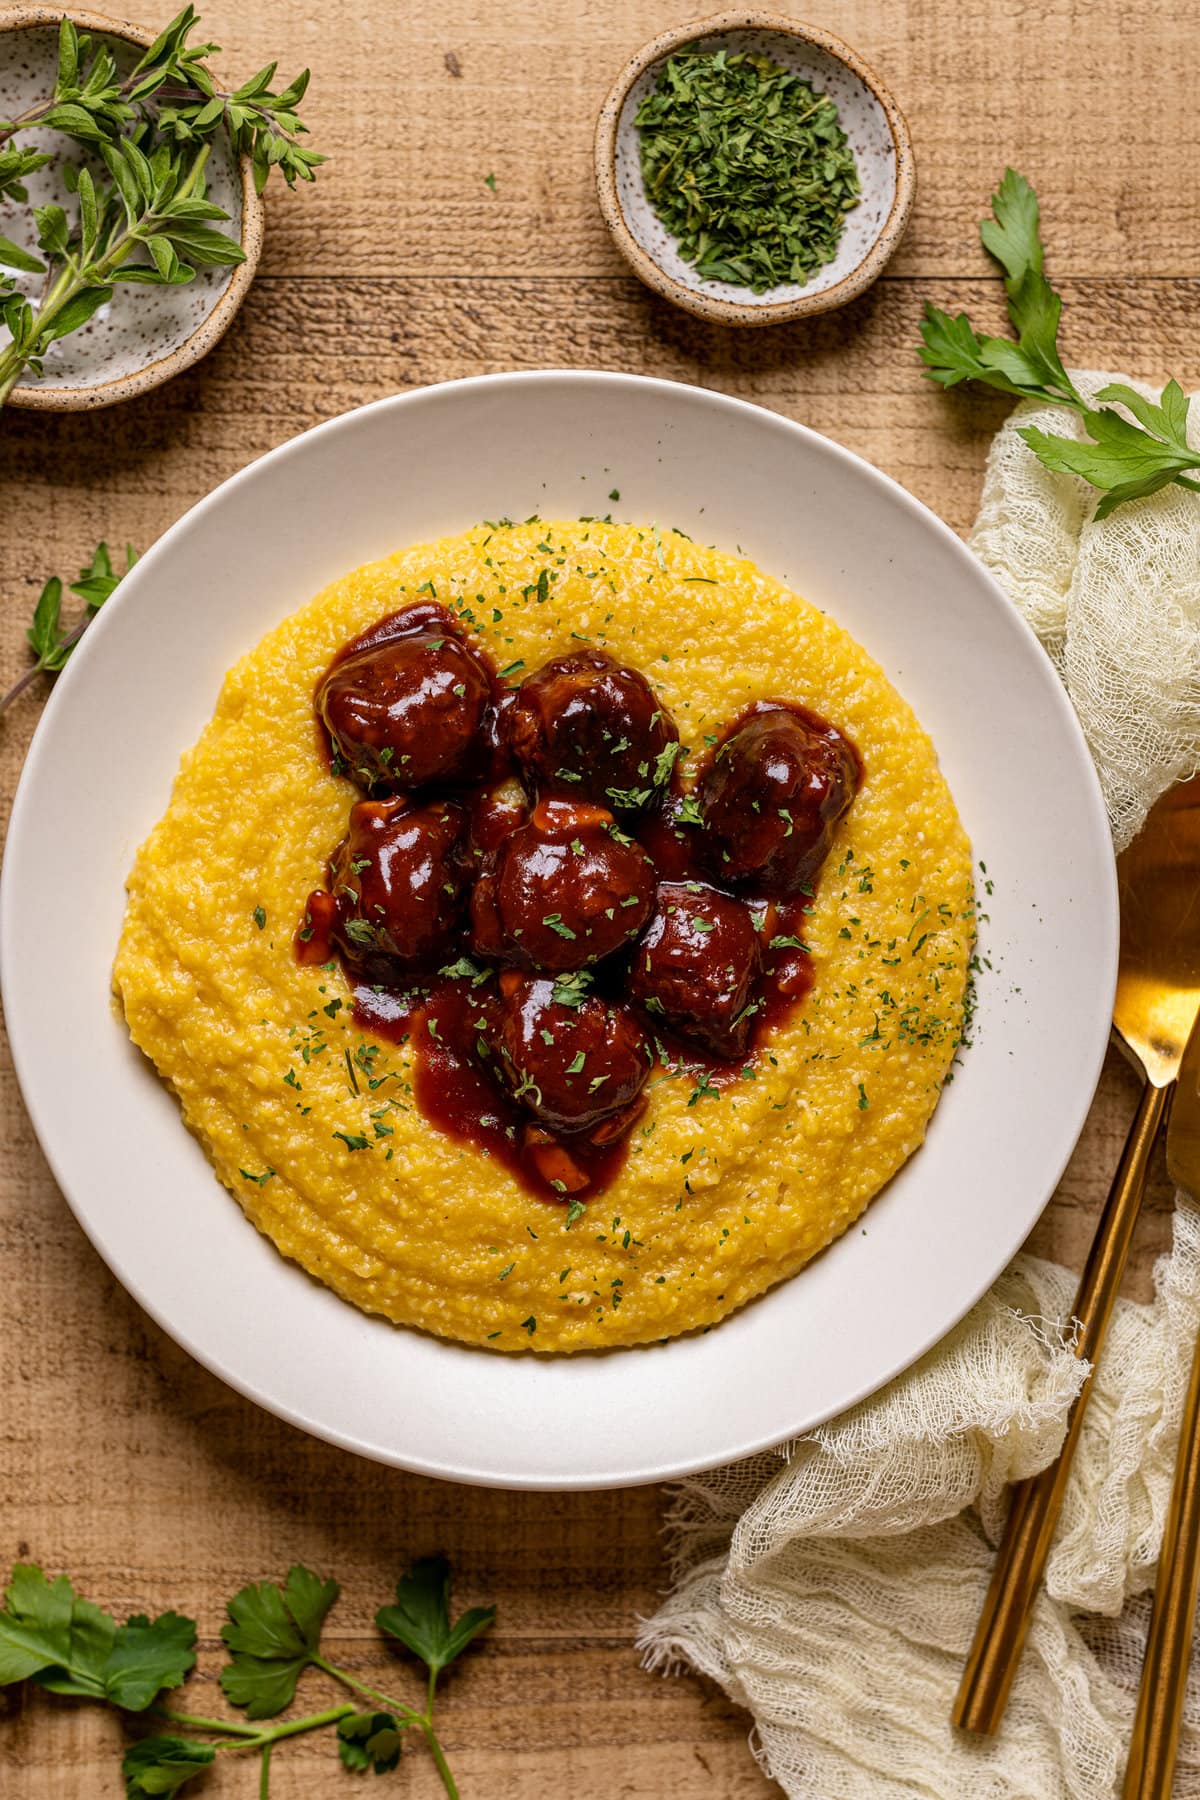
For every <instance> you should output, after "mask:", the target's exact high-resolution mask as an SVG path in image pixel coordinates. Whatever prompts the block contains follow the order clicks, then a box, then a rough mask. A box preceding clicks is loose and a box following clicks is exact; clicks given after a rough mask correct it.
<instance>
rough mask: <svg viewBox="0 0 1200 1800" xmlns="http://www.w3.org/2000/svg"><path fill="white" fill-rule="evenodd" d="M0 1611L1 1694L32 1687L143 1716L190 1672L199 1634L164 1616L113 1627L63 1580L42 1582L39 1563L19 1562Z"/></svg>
mask: <svg viewBox="0 0 1200 1800" xmlns="http://www.w3.org/2000/svg"><path fill="white" fill-rule="evenodd" d="M5 1602H6V1604H5V1610H4V1611H3V1612H0V1687H4V1686H7V1685H9V1684H10V1683H11V1682H14V1681H26V1680H33V1681H36V1682H37V1683H38V1685H39V1686H40V1687H44V1688H48V1689H49V1690H50V1692H51V1693H54V1694H74V1695H77V1696H79V1697H80V1698H85V1699H92V1700H109V1701H111V1702H112V1704H113V1705H114V1706H121V1707H124V1708H125V1710H126V1711H127V1712H144V1711H145V1709H146V1708H147V1707H148V1706H149V1705H151V1703H152V1702H153V1701H154V1700H155V1699H156V1698H157V1697H158V1695H159V1694H160V1693H161V1692H162V1691H163V1689H164V1688H173V1687H178V1686H179V1684H180V1682H182V1681H183V1680H184V1678H185V1677H186V1676H187V1674H188V1673H189V1671H190V1670H191V1669H192V1668H193V1667H194V1666H195V1661H196V1656H195V1644H196V1627H195V1624H194V1623H193V1621H192V1620H191V1619H185V1618H182V1617H180V1615H179V1614H177V1613H164V1614H163V1616H162V1617H161V1618H160V1619H155V1620H153V1621H151V1620H150V1619H148V1618H146V1617H145V1616H144V1615H142V1614H140V1613H139V1614H137V1615H135V1616H134V1617H133V1618H131V1619H129V1620H128V1621H127V1622H126V1623H125V1624H124V1625H118V1624H117V1622H116V1620H115V1619H114V1618H113V1617H112V1614H111V1613H106V1612H103V1611H102V1610H101V1608H100V1607H98V1606H93V1605H92V1603H91V1601H90V1600H81V1599H80V1598H79V1596H78V1595H77V1594H76V1592H75V1589H74V1588H73V1587H72V1585H71V1583H70V1582H69V1581H68V1580H67V1578H66V1576H65V1575H60V1576H58V1578H57V1579H56V1580H55V1581H47V1579H46V1577H45V1575H44V1574H43V1573H42V1571H41V1569H39V1568H38V1567H37V1566H36V1564H32V1563H18V1564H17V1566H16V1568H15V1569H14V1570H13V1575H12V1580H11V1582H10V1583H9V1586H8V1589H7V1592H6V1594H5Z"/></svg>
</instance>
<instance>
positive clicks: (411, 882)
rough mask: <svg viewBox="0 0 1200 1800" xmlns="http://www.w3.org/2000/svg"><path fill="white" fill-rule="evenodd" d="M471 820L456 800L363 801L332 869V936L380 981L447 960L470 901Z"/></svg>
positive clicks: (352, 959) (332, 860) (353, 962)
mask: <svg viewBox="0 0 1200 1800" xmlns="http://www.w3.org/2000/svg"><path fill="white" fill-rule="evenodd" d="M466 829H467V814H466V812H465V811H464V809H463V808H462V807H461V806H458V805H456V804H455V803H454V802H453V801H447V800H433V801H430V803H429V804H428V805H426V806H418V805H414V804H413V803H412V802H411V801H409V800H406V799H403V798H398V799H394V800H360V801H359V802H358V803H357V805H355V806H352V807H351V808H350V826H349V830H348V831H347V833H346V836H345V837H344V838H343V839H342V842H341V843H340V844H339V845H338V847H337V849H336V850H335V851H334V853H333V856H332V857H331V858H330V863H329V891H330V893H332V895H333V897H334V900H335V901H336V902H337V915H336V919H335V922H334V924H333V927H332V931H331V934H330V935H331V937H332V939H333V942H334V943H335V944H336V945H337V947H338V949H339V950H340V951H341V953H342V955H343V957H344V958H345V960H346V961H347V962H348V963H350V964H351V965H353V966H355V967H357V968H362V969H364V970H370V971H372V972H373V974H374V975H375V978H376V979H379V980H384V981H386V980H395V979H396V978H397V976H404V975H410V974H415V973H417V972H419V971H421V970H423V969H427V968H428V967H429V965H430V964H431V963H432V964H435V965H436V964H437V962H438V961H440V960H443V959H444V958H445V956H446V955H448V954H449V952H450V949H451V946H452V944H453V942H454V935H455V928H456V926H457V924H458V921H459V918H460V916H461V914H462V911H463V908H464V906H465V903H466V897H467V857H466V846H465V842H464V839H465V836H466Z"/></svg>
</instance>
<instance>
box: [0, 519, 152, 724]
mask: <svg viewBox="0 0 1200 1800" xmlns="http://www.w3.org/2000/svg"><path fill="white" fill-rule="evenodd" d="M136 561H137V552H136V551H135V550H134V548H133V546H132V544H126V546H125V567H124V569H123V570H122V571H121V574H118V573H117V571H116V570H115V569H114V568H113V564H112V557H111V556H110V554H109V549H108V545H107V544H98V545H97V546H96V549H95V552H94V554H93V556H92V560H91V562H90V563H86V564H85V565H84V567H83V568H82V569H81V570H80V571H79V579H78V581H73V582H71V584H70V587H71V592H72V593H73V594H78V595H79V598H80V599H81V600H82V601H83V603H84V609H83V612H82V613H81V614H80V616H79V618H78V619H77V620H76V621H75V623H74V625H72V626H70V627H67V626H64V625H63V623H62V597H63V584H62V582H61V581H60V580H59V578H58V576H57V575H52V576H51V577H50V579H49V581H48V582H47V583H46V585H45V587H44V588H43V589H42V591H41V594H40V595H39V596H38V603H37V605H36V606H35V607H34V609H33V622H32V624H31V625H30V626H29V629H28V630H27V631H26V633H25V636H26V638H27V640H28V642H29V647H30V649H31V650H32V651H33V656H34V660H33V662H32V664H31V665H30V667H29V668H28V669H26V671H25V673H24V674H23V675H22V676H21V677H20V678H19V680H17V681H15V682H14V683H13V685H12V687H10V688H9V690H8V692H7V693H6V694H0V713H3V712H5V711H6V710H7V708H8V707H10V706H11V705H12V703H13V701H14V700H15V699H16V698H17V697H18V695H20V694H23V693H24V692H25V689H26V688H27V687H29V686H30V684H31V683H32V682H34V681H35V680H36V679H37V677H38V676H39V675H57V674H58V672H59V670H60V669H61V668H62V667H63V666H64V664H65V663H66V661H67V658H68V657H69V656H70V654H71V652H72V650H74V648H75V646H76V644H77V643H78V642H79V640H80V638H81V637H82V636H83V634H84V632H85V631H86V630H87V628H88V626H89V625H90V624H91V622H92V620H93V619H94V618H95V616H96V614H97V613H98V612H99V611H100V608H101V607H102V606H103V605H104V602H105V601H106V600H107V599H108V597H109V595H110V594H111V593H112V592H113V590H114V589H115V588H116V587H117V586H118V585H119V584H120V582H121V579H122V577H123V576H124V575H128V573H129V571H130V569H132V567H133V565H134V563H135V562H136Z"/></svg>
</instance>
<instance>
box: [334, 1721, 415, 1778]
mask: <svg viewBox="0 0 1200 1800" xmlns="http://www.w3.org/2000/svg"><path fill="white" fill-rule="evenodd" d="M337 1736H338V1755H339V1756H340V1757H341V1759H342V1762H343V1763H344V1764H345V1766H346V1768H348V1769H358V1770H364V1769H374V1771H375V1773H376V1774H377V1775H386V1774H388V1773H389V1771H390V1770H392V1769H394V1768H395V1767H396V1765H397V1764H398V1763H399V1761H400V1744H401V1738H400V1733H399V1731H398V1730H397V1728H396V1721H395V1718H394V1717H393V1716H392V1714H391V1713H390V1712H369V1713H351V1714H350V1717H349V1718H348V1719H339V1720H338V1728H337Z"/></svg>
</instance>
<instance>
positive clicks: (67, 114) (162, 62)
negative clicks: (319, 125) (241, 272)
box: [0, 6, 325, 406]
mask: <svg viewBox="0 0 1200 1800" xmlns="http://www.w3.org/2000/svg"><path fill="white" fill-rule="evenodd" d="M198 24H199V19H198V17H197V15H196V10H195V8H194V7H192V6H187V7H185V8H184V10H183V11H182V12H181V13H179V14H178V15H177V17H176V18H174V19H173V20H172V21H171V23H170V25H168V26H167V28H166V30H165V31H164V32H162V34H161V35H160V36H159V37H158V38H157V39H156V40H155V42H154V43H153V44H152V45H151V46H150V48H149V49H148V50H147V51H146V53H145V55H144V56H143V57H142V58H141V59H140V61H139V62H138V63H137V65H136V67H135V68H134V69H133V70H132V72H131V73H130V74H129V75H127V76H125V77H121V75H120V74H119V72H118V69H117V65H116V62H115V61H114V59H113V56H112V54H111V52H110V51H109V49H108V48H107V46H106V45H105V44H103V43H102V42H101V43H96V42H94V41H93V39H92V38H90V37H89V36H88V35H87V34H86V33H82V32H79V31H78V30H77V29H76V28H75V26H74V25H73V24H72V23H71V21H70V20H69V19H64V20H63V21H62V24H61V27H60V30H59V50H58V70H57V75H56V78H55V83H54V89H53V92H52V93H51V94H49V95H47V96H45V97H44V98H43V99H42V100H40V101H38V102H37V104H36V105H34V106H31V107H30V108H28V110H27V111H25V112H24V113H22V114H21V115H20V117H19V118H16V119H12V120H8V121H5V120H0V201H3V200H6V199H8V200H15V201H18V202H21V203H24V202H25V201H27V200H28V197H29V195H28V190H27V188H26V186H25V182H26V180H27V178H28V177H29V176H30V175H31V174H33V173H35V171H36V170H37V169H39V168H43V167H45V165H46V164H47V163H49V162H50V161H51V158H50V156H49V155H47V154H45V153H42V152H39V151H34V150H30V149H27V148H25V147H23V146H21V145H18V144H15V143H14V142H13V141H12V140H13V137H14V135H15V134H16V133H17V132H19V131H22V130H25V129H27V128H29V127H30V126H33V125H38V126H41V127H42V128H44V129H51V130H55V131H61V132H63V133H64V134H65V135H66V136H67V137H69V138H72V139H74V141H75V142H76V143H78V144H81V145H82V146H83V147H84V149H85V151H86V152H87V158H86V160H85V162H84V164H83V166H82V167H80V168H76V167H75V166H74V165H65V166H64V168H63V185H64V187H65V188H66V192H67V197H68V198H69V199H70V200H73V202H74V205H73V207H72V210H71V214H70V215H68V212H67V210H66V208H65V207H64V206H62V205H59V204H57V203H52V204H48V205H45V206H38V207H35V208H34V212H33V219H34V225H35V228H36V235H37V245H38V250H39V251H40V252H41V255H40V256H38V255H35V254H34V253H33V252H32V251H31V250H29V249H27V248H25V247H23V246H21V245H19V244H16V243H14V242H13V241H12V240H11V239H10V238H8V237H0V324H3V325H5V326H6V327H7V329H8V334H9V339H10V342H9V343H8V345H7V347H6V348H5V349H4V350H3V351H0V406H2V405H3V404H4V401H5V400H6V399H7V397H8V395H9V394H10V393H11V392H12V389H13V387H14V386H15V385H16V383H17V381H18V380H19V379H20V377H21V375H22V374H23V373H24V372H25V370H26V369H29V370H32V372H33V373H34V374H35V375H40V374H41V372H42V359H43V357H44V356H45V354H46V351H47V350H48V349H49V348H50V346H51V345H52V344H53V343H54V342H55V340H56V339H57V338H61V337H66V336H68V335H69V334H70V333H71V332H73V331H78V330H79V328H80V326H82V325H85V324H86V323H87V321H88V320H89V319H90V318H91V317H92V315H93V314H94V313H95V312H96V311H97V310H98V309H99V308H100V307H101V306H103V305H104V304H105V302H106V301H108V300H111V298H112V295H113V289H114V286H115V284H116V283H117V282H134V283H140V284H142V285H147V286H150V285H167V286H179V285H181V284H183V283H185V282H188V281H191V280H192V279H193V278H194V276H195V274H196V271H197V270H198V269H201V268H207V267H214V266H220V265H223V264H224V265H228V264H234V263H240V262H243V261H244V260H245V253H244V251H243V250H242V247H241V245H240V243H238V241H237V239H236V238H234V237H230V236H229V235H228V234H227V233H226V232H223V231H220V230H218V229H217V228H216V225H217V223H221V222H228V219H229V215H228V213H226V212H224V211H223V210H222V209H221V208H220V207H219V206H216V205H214V204H213V203H212V202H211V201H210V200H208V199H207V198H206V187H205V178H204V168H205V164H206V163H207V161H208V157H209V154H210V151H211V148H212V139H213V138H214V136H215V135H216V133H217V132H218V131H219V130H221V129H222V128H224V129H225V130H226V132H227V134H228V138H229V141H230V143H231V145H232V147H233V149H234V151H235V152H236V153H238V154H242V153H246V154H248V155H249V156H250V157H251V158H252V160H253V164H254V177H255V182H256V185H257V186H258V189H259V191H260V192H261V190H262V188H263V187H264V186H265V184H266V181H267V179H268V177H269V175H270V173H271V171H272V169H278V170H279V172H280V173H281V175H282V176H283V178H284V180H285V181H286V182H287V183H288V185H289V186H294V184H295V183H296V181H297V180H300V181H312V180H313V179H314V171H315V169H316V167H317V166H318V165H319V164H320V163H322V162H324V160H325V159H324V157H322V156H319V155H318V154H317V153H316V152H315V151H312V150H308V149H306V148H305V147H304V146H303V145H302V144H301V143H300V142H299V138H300V135H301V134H302V133H303V132H304V131H305V130H306V127H305V125H304V123H303V122H302V120H301V118H300V116H299V113H298V112H297V110H296V109H297V107H298V106H299V104H300V101H301V100H302V99H303V97H304V93H305V90H306V88H307V86H308V70H307V69H305V70H304V71H303V72H302V73H301V74H300V75H298V76H297V77H296V79H295V80H294V81H293V82H291V83H290V84H289V85H288V86H287V87H285V88H284V89H282V90H281V91H280V92H278V93H276V92H274V91H273V89H272V85H271V84H272V82H273V80H274V76H275V68H276V65H275V64H274V63H271V64H269V65H268V66H267V67H266V68H264V69H260V70H259V72H258V74H257V75H255V76H253V77H252V78H251V79H250V80H249V81H247V82H245V83H243V85H242V86H241V87H239V88H235V89H233V90H225V89H222V88H219V87H218V86H217V84H216V81H215V80H214V78H213V76H212V73H211V72H210V70H209V68H208V66H207V59H208V58H209V57H210V56H213V55H215V54H216V53H217V51H218V49H219V46H218V45H216V44H189V42H188V39H189V37H190V36H191V33H192V32H193V31H194V29H195V27H196V26H197V25H198ZM6 268H7V269H15V270H17V271H18V272H19V273H21V274H44V275H45V282H44V285H43V288H42V294H41V298H40V300H39V301H38V302H37V303H36V304H34V303H32V302H31V301H30V300H28V299H27V298H26V297H25V296H24V295H23V294H22V293H20V292H18V291H17V288H16V285H15V283H14V281H13V279H12V278H11V277H6V276H4V274H3V270H4V269H6Z"/></svg>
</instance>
